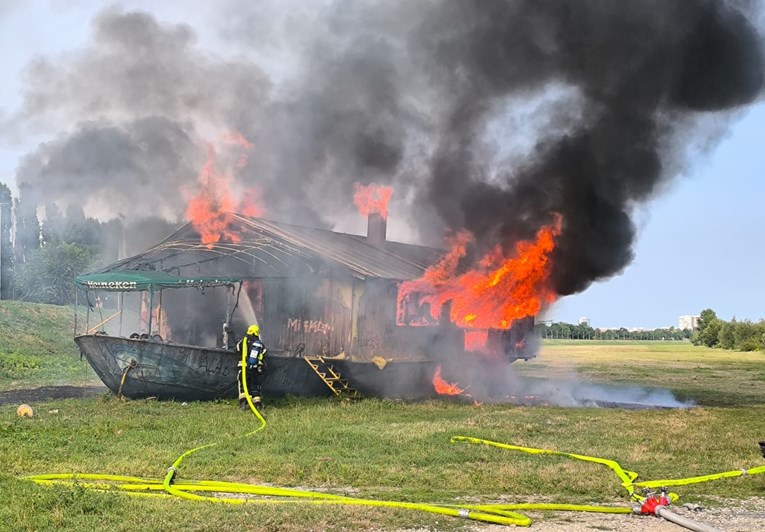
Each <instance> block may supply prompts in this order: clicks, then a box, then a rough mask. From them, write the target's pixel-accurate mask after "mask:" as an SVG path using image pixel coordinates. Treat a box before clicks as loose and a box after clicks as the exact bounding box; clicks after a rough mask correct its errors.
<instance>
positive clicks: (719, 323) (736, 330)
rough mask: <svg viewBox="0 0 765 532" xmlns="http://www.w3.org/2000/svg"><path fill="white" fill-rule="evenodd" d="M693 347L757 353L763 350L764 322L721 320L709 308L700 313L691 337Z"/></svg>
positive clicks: (764, 342)
mask: <svg viewBox="0 0 765 532" xmlns="http://www.w3.org/2000/svg"><path fill="white" fill-rule="evenodd" d="M691 342H693V343H694V345H704V346H707V347H719V348H721V349H734V350H737V351H759V350H762V349H763V348H765V320H760V321H758V322H753V321H750V320H744V321H737V320H736V318H733V319H732V320H731V321H725V320H721V319H720V318H718V317H717V314H716V313H715V311H714V310H712V309H711V308H708V309H705V310H702V311H701V314H700V315H699V321H698V328H697V329H696V330H695V331H694V333H693V335H692V336H691Z"/></svg>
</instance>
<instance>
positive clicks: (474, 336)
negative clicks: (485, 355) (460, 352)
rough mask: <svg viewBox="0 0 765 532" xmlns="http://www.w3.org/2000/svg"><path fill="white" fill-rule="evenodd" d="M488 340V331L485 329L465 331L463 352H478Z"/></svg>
mask: <svg viewBox="0 0 765 532" xmlns="http://www.w3.org/2000/svg"><path fill="white" fill-rule="evenodd" d="M488 339H489V331H487V330H486V329H478V330H477V331H474V330H470V331H465V351H480V350H481V349H482V348H483V347H484V346H485V345H486V342H487V341H488Z"/></svg>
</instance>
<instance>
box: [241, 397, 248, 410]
mask: <svg viewBox="0 0 765 532" xmlns="http://www.w3.org/2000/svg"><path fill="white" fill-rule="evenodd" d="M247 408H248V406H247V399H244V398H242V399H239V409H240V410H247Z"/></svg>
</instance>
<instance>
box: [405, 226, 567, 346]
mask: <svg viewBox="0 0 765 532" xmlns="http://www.w3.org/2000/svg"><path fill="white" fill-rule="evenodd" d="M560 227H561V218H560V217H559V216H558V217H556V220H555V221H554V222H553V223H552V224H550V225H547V226H544V227H542V228H541V229H540V230H539V231H538V232H537V234H536V238H535V240H533V241H521V242H518V243H517V244H516V245H515V246H514V249H513V252H512V253H510V254H509V256H506V255H505V253H504V252H503V250H502V247H501V246H496V247H495V248H494V249H493V250H491V251H490V252H489V253H486V255H484V257H483V258H482V259H481V260H480V261H479V262H478V263H477V264H476V265H475V267H474V268H473V269H471V270H469V271H466V272H464V273H457V268H458V265H459V262H460V260H461V259H462V258H463V257H464V256H465V255H466V253H467V246H468V244H469V243H470V242H471V241H472V239H473V237H472V235H471V234H470V233H468V232H462V233H459V234H457V235H456V236H455V237H454V238H453V239H452V240H451V242H450V246H449V250H448V252H447V253H446V255H445V256H444V257H443V258H442V259H441V261H440V262H439V263H438V264H436V265H435V266H432V267H431V268H429V269H428V270H427V271H426V272H425V274H424V275H423V276H422V277H421V278H420V279H416V280H413V281H406V282H404V283H401V285H400V286H399V292H398V323H399V325H418V324H423V323H422V320H420V322H419V323H416V322H412V320H407V317H406V316H405V315H404V312H405V311H406V309H407V303H408V301H409V299H410V298H415V299H417V298H419V300H418V301H419V304H420V305H422V304H428V305H429V306H430V309H429V313H430V316H429V317H427V318H428V319H429V320H430V319H432V320H436V321H435V322H437V320H438V318H439V316H440V315H441V311H442V308H443V307H444V305H445V304H446V303H447V302H451V307H450V308H449V319H450V320H451V322H452V323H454V324H455V325H457V326H459V327H462V328H469V329H472V331H469V332H468V333H467V334H466V339H465V341H466V344H467V343H468V341H470V343H471V344H476V343H478V342H479V341H481V340H483V341H484V342H485V338H486V337H485V335H481V334H479V331H476V330H484V331H486V330H488V329H509V328H510V327H511V326H512V324H513V321H514V320H517V319H520V318H525V317H527V316H536V315H537V314H539V313H540V311H541V310H542V309H543V308H545V307H547V306H549V305H550V304H551V303H552V302H553V301H555V299H556V297H557V296H556V294H555V291H554V290H553V288H552V286H551V284H550V280H549V277H550V271H551V262H550V254H551V253H552V251H553V249H554V247H555V237H556V236H557V235H558V234H559V233H560ZM435 322H434V321H431V322H430V323H429V324H434V323H435ZM466 347H467V345H466Z"/></svg>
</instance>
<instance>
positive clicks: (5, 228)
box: [0, 183, 13, 299]
mask: <svg viewBox="0 0 765 532" xmlns="http://www.w3.org/2000/svg"><path fill="white" fill-rule="evenodd" d="M12 215H13V196H12V195H11V189H9V188H8V185H6V184H5V183H0V299H10V298H11V295H12V293H13V290H12V286H13V247H12V245H11V226H12V225H13V224H12Z"/></svg>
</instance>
